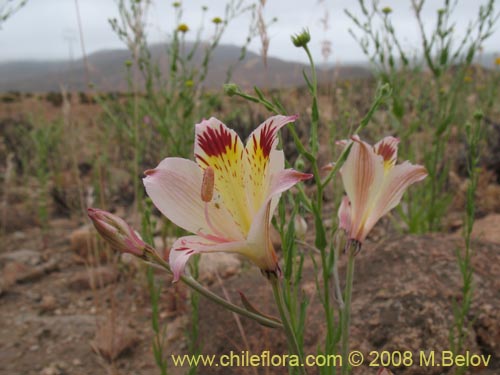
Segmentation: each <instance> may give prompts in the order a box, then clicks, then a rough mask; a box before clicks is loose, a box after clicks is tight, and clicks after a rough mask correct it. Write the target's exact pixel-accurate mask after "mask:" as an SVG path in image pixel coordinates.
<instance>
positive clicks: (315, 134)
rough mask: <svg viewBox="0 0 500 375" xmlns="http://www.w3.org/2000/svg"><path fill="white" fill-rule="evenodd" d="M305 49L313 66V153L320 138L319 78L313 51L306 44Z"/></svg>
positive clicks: (311, 88)
mask: <svg viewBox="0 0 500 375" xmlns="http://www.w3.org/2000/svg"><path fill="white" fill-rule="evenodd" d="M304 50H305V51H306V54H307V57H308V58H309V64H310V66H311V78H312V82H311V87H310V90H311V94H312V99H313V102H312V116H311V151H312V154H313V155H316V153H317V152H318V150H319V139H318V123H319V111H318V78H317V75H316V66H315V65H314V60H313V58H312V55H311V51H309V48H308V47H307V44H306V45H304Z"/></svg>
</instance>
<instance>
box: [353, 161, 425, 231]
mask: <svg viewBox="0 0 500 375" xmlns="http://www.w3.org/2000/svg"><path fill="white" fill-rule="evenodd" d="M425 177H427V170H426V169H425V168H424V167H423V166H421V165H413V164H411V163H409V162H407V161H406V162H404V163H403V164H400V165H396V166H395V167H394V168H392V169H391V170H390V171H389V173H388V174H387V175H386V177H385V179H384V182H383V184H382V186H381V187H380V192H379V196H378V198H377V201H376V202H375V204H374V206H373V208H372V210H371V211H370V214H369V216H368V218H367V220H366V223H365V225H364V226H365V228H364V230H363V236H362V237H363V238H362V239H364V237H366V235H367V234H368V232H369V231H370V230H371V229H372V228H373V226H374V225H375V224H376V223H377V221H378V220H379V219H380V218H381V217H382V216H384V215H385V214H387V213H388V212H389V211H390V210H392V209H393V208H394V207H396V206H397V205H398V204H399V202H400V201H401V198H402V196H403V193H404V192H405V190H406V189H407V188H408V187H409V186H410V185H412V184H414V183H415V182H418V181H421V180H423V179H424V178H425Z"/></svg>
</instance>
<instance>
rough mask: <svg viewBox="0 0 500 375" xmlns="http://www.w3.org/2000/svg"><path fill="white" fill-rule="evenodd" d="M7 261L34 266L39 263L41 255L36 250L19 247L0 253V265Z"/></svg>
mask: <svg viewBox="0 0 500 375" xmlns="http://www.w3.org/2000/svg"><path fill="white" fill-rule="evenodd" d="M9 261H10V262H16V263H21V264H26V265H29V266H36V265H38V264H40V263H41V261H42V257H41V255H40V253H39V252H38V251H34V250H28V249H19V250H15V251H11V252H8V253H5V254H2V255H0V265H2V264H3V263H6V262H9Z"/></svg>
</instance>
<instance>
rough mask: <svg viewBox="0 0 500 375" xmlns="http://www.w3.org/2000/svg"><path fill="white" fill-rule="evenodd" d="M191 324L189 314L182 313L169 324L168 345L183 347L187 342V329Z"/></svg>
mask: <svg viewBox="0 0 500 375" xmlns="http://www.w3.org/2000/svg"><path fill="white" fill-rule="evenodd" d="M188 325H189V318H188V316H187V315H181V316H179V317H177V318H175V320H173V321H172V322H170V323H168V325H167V345H172V347H173V346H175V347H182V346H183V345H185V343H186V330H187V327H188Z"/></svg>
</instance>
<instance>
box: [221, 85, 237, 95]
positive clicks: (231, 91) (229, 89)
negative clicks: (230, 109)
mask: <svg viewBox="0 0 500 375" xmlns="http://www.w3.org/2000/svg"><path fill="white" fill-rule="evenodd" d="M238 92H240V87H239V86H238V85H237V84H235V83H226V84H225V85H224V93H225V94H226V95H227V96H233V95H236V94H237V93H238Z"/></svg>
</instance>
